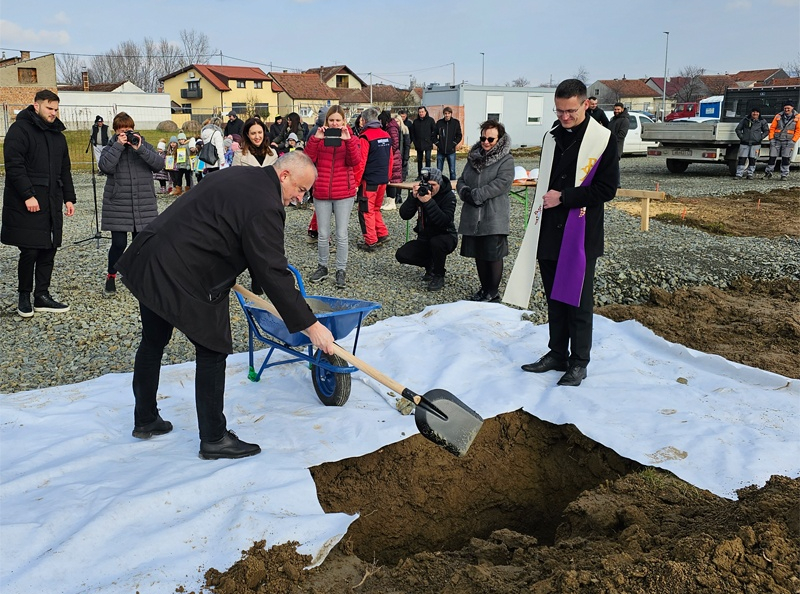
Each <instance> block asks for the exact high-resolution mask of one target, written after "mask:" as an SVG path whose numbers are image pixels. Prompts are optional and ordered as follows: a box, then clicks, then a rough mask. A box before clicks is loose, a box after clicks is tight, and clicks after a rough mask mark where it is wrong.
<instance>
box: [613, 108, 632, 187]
mask: <svg viewBox="0 0 800 594" xmlns="http://www.w3.org/2000/svg"><path fill="white" fill-rule="evenodd" d="M607 128H608V129H609V130H611V137H612V138H614V140H616V142H617V161H619V160H620V159H622V151H623V150H624V149H625V137H626V136H627V135H628V130H630V128H631V119H630V117H629V116H628V110H627V109H625V105H623V104H622V103H615V104H614V117H613V118H611V121H610V122H608V126H607ZM621 181H622V180H621V179H620V171H619V167H617V187H618V188H621V187H622V183H621Z"/></svg>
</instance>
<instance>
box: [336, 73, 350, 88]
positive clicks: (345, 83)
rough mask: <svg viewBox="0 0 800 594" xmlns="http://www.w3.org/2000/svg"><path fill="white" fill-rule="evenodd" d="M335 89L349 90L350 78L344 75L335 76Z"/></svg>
mask: <svg viewBox="0 0 800 594" xmlns="http://www.w3.org/2000/svg"><path fill="white" fill-rule="evenodd" d="M336 88H337V89H349V88H350V77H349V76H347V75H346V74H337V75H336Z"/></svg>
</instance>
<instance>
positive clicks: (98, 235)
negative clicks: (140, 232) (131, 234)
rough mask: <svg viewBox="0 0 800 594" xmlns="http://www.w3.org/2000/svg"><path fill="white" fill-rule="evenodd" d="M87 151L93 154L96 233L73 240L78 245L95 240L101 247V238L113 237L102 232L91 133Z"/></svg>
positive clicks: (98, 247) (98, 246)
mask: <svg viewBox="0 0 800 594" xmlns="http://www.w3.org/2000/svg"><path fill="white" fill-rule="evenodd" d="M86 152H87V153H91V155H92V194H94V235H92V236H91V237H87V238H86V239H79V240H78V241H75V242H73V244H75V245H77V244H79V243H85V242H87V241H92V240H95V241H96V242H97V246H96V247H97V249H100V240H101V239H111V238H110V237H103V234H102V233H101V232H100V214H99V212H98V210H97V176H96V175H95V167H94V147H93V146H92V136H91V135H89V144H88V146H87V147H86Z"/></svg>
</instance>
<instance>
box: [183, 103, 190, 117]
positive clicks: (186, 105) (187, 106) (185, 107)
mask: <svg viewBox="0 0 800 594" xmlns="http://www.w3.org/2000/svg"><path fill="white" fill-rule="evenodd" d="M181 111H182V112H183V113H186V114H189V115H192V104H191V103H183V104H182V105H181Z"/></svg>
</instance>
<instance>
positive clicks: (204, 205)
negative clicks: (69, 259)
mask: <svg viewBox="0 0 800 594" xmlns="http://www.w3.org/2000/svg"><path fill="white" fill-rule="evenodd" d="M285 221H286V211H285V210H284V208H283V202H282V200H281V187H280V181H279V180H278V176H277V174H276V173H275V169H274V168H273V167H271V166H269V167H264V168H262V167H228V168H226V169H221V170H220V171H218V172H216V173H214V174H213V175H209V176H208V177H205V178H203V183H201V184H198V185H197V186H196V187H195V188H194V189H193V190H192V191H191V192H189V193H187V194H184V195H183V196H181V197H180V198H178V199H177V200H175V202H173V203H172V205H171V206H170V207H169V208H167V209H166V210H165V211H164V212H163V213H162V214H161V215H159V216H158V217H157V218H156V219H155V220H154V221H153V222H152V223H150V224H149V225H148V226H147V228H146V229H145V230H144V231H142V232H141V233H139V234H138V235H137V236H136V239H134V240H133V242H132V243H131V245H130V246H129V247H128V249H127V250H126V251H125V253H124V254H122V257H121V258H120V259H119V261H118V262H117V265H116V266H117V269H118V270H119V271H120V272H122V282H123V283H124V284H125V286H127V287H128V289H130V291H131V293H133V295H134V296H135V297H136V298H137V299H138V300H139V301H140V302H141V303H143V304H144V305H145V306H146V307H148V308H149V309H151V310H153V311H154V312H155V313H157V314H158V315H159V316H161V317H162V318H164V319H165V320H167V321H168V322H169V323H170V324H172V325H173V326H174V327H175V328H178V329H179V330H180V331H181V332H183V333H184V334H185V335H186V336H188V337H189V338H190V339H192V340H194V341H195V342H197V343H199V344H201V345H203V346H205V347H206V348H208V349H211V350H213V351H217V352H220V353H231V352H232V350H233V341H232V339H231V323H230V312H229V307H228V305H229V301H230V297H229V295H230V288H231V287H232V286H233V285H234V283H235V282H236V277H237V276H239V275H240V274H241V273H242V272H244V271H245V270H246V269H248V268H249V269H250V273H251V274H252V275H253V277H254V280H255V281H256V282H257V283H258V284H259V285H261V286H262V287H263V288H264V290H265V291H266V293H267V297H269V299H270V300H271V301H272V302H273V303H274V304H275V307H276V308H277V309H278V312H280V314H281V317H282V318H283V320H284V323H285V324H286V327H287V328H288V329H289V331H290V332H298V331H300V330H305V329H306V328H308V327H309V326H311V325H312V324H314V323H315V322H316V321H317V319H316V317H315V316H314V314H313V313H312V312H311V309H310V308H309V307H308V304H307V303H306V302H305V300H304V299H303V297H302V295H300V292H299V291H298V290H297V288H296V287H295V280H294V275H293V274H292V273H291V272H290V271H289V269H288V268H287V260H286V255H285V253H284V244H283V232H284V225H285Z"/></svg>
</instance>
